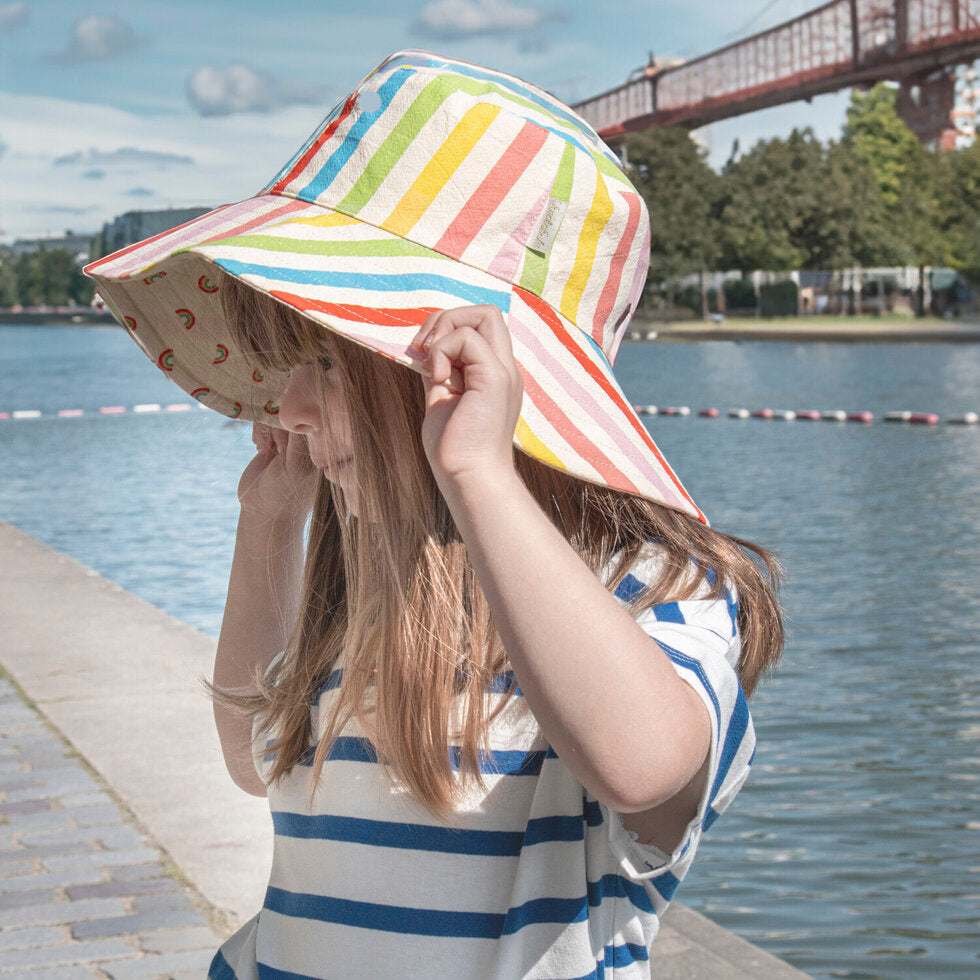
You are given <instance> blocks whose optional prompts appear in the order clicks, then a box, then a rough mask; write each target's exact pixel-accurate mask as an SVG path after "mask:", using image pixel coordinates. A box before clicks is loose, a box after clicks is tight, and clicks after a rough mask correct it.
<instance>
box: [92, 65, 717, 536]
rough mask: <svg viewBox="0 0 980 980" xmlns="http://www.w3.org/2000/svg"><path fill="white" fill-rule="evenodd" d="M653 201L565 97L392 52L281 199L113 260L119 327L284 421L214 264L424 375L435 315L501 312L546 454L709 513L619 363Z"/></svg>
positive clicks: (286, 180)
mask: <svg viewBox="0 0 980 980" xmlns="http://www.w3.org/2000/svg"><path fill="white" fill-rule="evenodd" d="M649 251H650V229H649V219H648V216H647V211H646V208H645V206H644V203H643V199H642V198H641V197H640V195H639V194H638V193H637V191H636V190H635V189H634V187H633V186H632V184H631V183H630V182H629V180H628V179H627V178H626V176H625V175H624V174H623V173H622V171H621V170H620V168H619V165H618V161H617V159H616V157H615V155H614V154H613V153H612V152H611V151H610V150H609V149H608V147H606V146H605V145H604V144H603V143H602V141H601V140H600V139H599V137H598V136H597V135H596V133H595V132H594V131H593V130H592V129H591V128H590V127H589V126H588V124H587V123H585V122H584V121H583V120H582V119H580V118H579V117H578V116H576V115H575V114H574V113H573V112H572V111H571V110H570V109H568V107H567V106H565V105H563V104H562V103H561V102H559V101H558V100H557V99H555V98H554V97H553V96H551V95H549V94H548V93H547V92H544V91H543V90H541V89H539V88H536V87H535V86H533V85H530V84H528V83H526V82H523V81H520V80H519V79H516V78H513V77H511V76H508V75H503V74H500V73H498V72H494V71H490V70H488V69H484V68H479V67H476V66H474V65H470V64H466V63H465V62H460V61H453V60H450V59H446V58H442V57H439V56H437V55H433V54H431V53H428V52H422V51H405V52H401V53H399V54H397V55H394V56H392V57H391V58H389V59H388V60H387V61H385V62H384V63H383V64H382V65H381V66H380V67H378V68H377V69H376V70H375V71H374V72H372V73H371V74H370V75H368V76H367V78H365V79H364V81H362V82H361V84H360V85H358V86H357V88H356V89H355V90H354V91H353V92H352V93H351V95H350V96H349V97H348V98H347V99H346V100H344V101H343V102H342V103H340V104H339V105H338V106H337V107H336V108H335V109H334V110H333V111H332V112H331V113H330V115H329V116H328V117H327V118H326V119H325V120H324V121H323V123H322V124H321V125H320V126H319V128H318V129H317V130H316V131H315V132H314V133H313V135H312V136H311V137H310V138H309V139H308V140H307V141H306V143H305V144H304V145H303V146H302V147H301V148H300V150H299V151H298V152H297V153H296V155H295V156H294V157H293V159H291V160H290V161H289V163H287V164H286V166H285V167H283V169H282V170H281V171H280V172H279V174H278V175H277V176H276V178H275V179H274V180H273V181H272V182H271V183H270V184H269V185H268V186H267V187H266V188H264V189H263V190H262V191H261V193H259V194H258V195H256V196H255V197H252V198H249V199H248V200H245V201H242V202H241V203H238V204H229V205H225V206H223V207H219V208H217V209H216V210H214V211H212V212H210V213H209V214H206V215H203V216H202V217H200V218H197V219H195V220H194V221H191V222H189V223H187V224H184V225H181V226H179V227H177V228H174V229H172V230H171V231H168V232H164V233H163V234H161V235H157V236H156V237H154V238H150V239H147V240H146V241H143V242H140V243H138V244H136V245H131V246H129V247H128V248H124V249H122V250H120V251H118V252H116V253H114V254H113V255H110V256H108V257H106V258H103V259H100V260H98V261H97V262H93V263H92V264H90V265H89V266H88V267H87V268H86V269H85V272H86V273H87V274H88V275H89V276H91V277H92V278H94V279H95V280H96V282H97V283H98V289H99V292H100V294H101V295H102V297H103V298H104V299H105V301H106V303H107V304H108V306H109V307H110V309H111V310H112V311H113V313H114V314H115V316H116V318H117V319H118V320H119V322H120V323H121V324H123V325H124V326H125V327H126V329H127V330H128V331H129V333H130V335H131V336H132V338H133V339H134V340H135V341H136V343H137V344H138V345H139V346H140V347H141V348H142V349H143V351H144V352H145V353H146V355H147V356H148V357H150V358H151V360H153V361H154V362H155V363H156V364H157V366H158V367H159V368H160V369H161V370H163V371H165V372H167V373H168V374H169V375H170V377H171V378H172V379H173V380H174V381H175V382H176V383H177V384H179V385H180V386H181V387H182V388H183V389H184V390H185V391H187V392H189V393H190V394H191V395H193V396H194V397H195V398H197V399H199V400H200V401H201V402H202V403H203V404H205V405H207V406H208V407H209V408H213V409H215V410H216V411H218V412H221V413H222V414H224V415H227V416H230V417H232V418H243V419H251V420H258V421H262V422H266V423H269V424H271V425H277V424H278V421H277V418H276V413H277V412H278V398H279V394H280V392H281V391H282V389H283V387H284V381H285V379H284V378H282V377H276V376H272V375H270V374H269V373H268V372H267V373H265V374H263V373H262V372H261V371H259V370H257V369H256V367H255V365H254V364H250V363H248V361H247V359H246V357H245V355H244V354H243V353H242V352H240V351H239V350H238V349H237V348H236V346H235V344H234V341H233V337H232V332H231V330H230V329H229V328H228V325H227V324H226V323H225V320H224V316H223V314H222V310H221V302H220V298H219V296H218V295H217V290H218V283H219V280H220V277H219V276H216V275H215V273H214V267H215V266H217V267H218V268H220V269H222V270H223V271H224V272H226V273H228V274H230V275H233V276H236V277H237V278H238V279H240V280H242V281H243V282H245V283H247V284H249V285H250V286H252V287H254V288H256V289H259V290H261V291H262V292H265V293H268V294H269V295H271V296H273V297H275V298H276V299H277V300H279V301H280V302H283V303H286V304H288V305H290V306H292V307H294V308H295V309H296V310H298V311H300V312H301V313H303V314H304V315H306V316H308V317H311V318H312V319H314V320H315V321H317V322H319V323H320V324H322V325H323V326H324V327H326V328H328V329H330V330H334V331H336V332H337V333H339V334H341V335H343V336H345V337H347V338H349V339H350V340H352V341H354V342H356V343H359V344H362V345H364V346H365V347H368V348H370V349H372V350H375V351H377V352H379V353H380V354H383V355H385V356H387V357H390V358H392V359H393V360H395V361H398V362H399V363H402V364H405V365H406V366H408V367H410V368H415V369H418V368H419V366H420V365H419V362H418V360H417V356H418V355H417V353H416V352H414V351H413V350H411V349H410V348H409V344H410V342H411V340H412V338H413V337H414V336H415V333H416V332H417V330H418V327H419V326H420V325H421V324H422V322H423V321H424V320H425V319H426V317H428V316H429V314H430V313H432V312H433V311H435V310H440V309H450V308H453V307H457V306H464V305H469V304H481V303H490V304H493V305H494V306H497V307H499V308H500V309H501V311H502V312H503V314H504V317H505V320H506V322H507V324H508V327H509V329H510V331H511V336H512V340H513V346H514V352H515V356H516V359H517V362H518V364H519V366H520V369H521V373H522V374H523V376H524V404H523V407H522V411H521V417H520V421H519V422H518V426H517V429H516V431H515V434H514V439H515V442H516V444H517V445H518V446H519V447H520V448H521V449H522V450H523V451H524V452H526V453H528V454H529V455H530V456H533V457H535V458H536V459H539V460H541V461H542V462H544V463H547V464H549V465H551V466H554V467H557V468H559V469H562V470H565V471H567V472H568V473H570V474H572V475H574V476H576V477H579V478H581V479H583V480H587V481H589V482H592V483H598V484H602V485H606V486H610V487H614V488H616V489H619V490H625V491H628V492H630V493H634V494H638V495H640V496H643V497H647V498H649V499H651V500H654V501H657V502H659V503H663V504H666V505H667V506H669V507H672V508H675V509H677V510H680V511H683V512H684V513H687V514H690V515H692V516H694V517H696V518H697V519H698V520H700V521H705V518H704V515H703V514H702V513H701V511H700V510H699V509H698V508H697V506H695V504H694V502H693V501H692V500H691V498H690V496H689V495H688V494H687V492H686V491H685V490H684V488H683V486H682V485H681V483H680V481H679V480H678V479H677V477H676V476H675V475H674V473H673V471H672V470H671V468H670V466H669V465H668V464H667V462H666V460H665V459H664V458H663V456H662V455H661V453H660V451H659V449H658V448H657V447H656V445H655V444H654V442H653V440H652V439H651V437H650V435H649V433H648V432H647V431H646V429H645V428H644V426H643V423H642V422H641V421H640V420H639V418H638V417H637V416H636V414H635V412H634V411H633V410H632V408H631V407H630V405H629V403H628V401H627V399H626V397H625V395H624V394H623V392H622V390H621V389H620V387H619V385H618V384H617V382H616V380H615V378H614V377H613V373H612V366H611V365H612V361H613V359H614V358H615V354H616V351H617V349H618V347H619V344H620V341H621V340H622V337H623V334H624V332H625V330H626V327H627V324H628V322H629V318H630V316H631V315H632V313H633V311H634V309H635V308H636V304H637V302H638V299H639V295H640V292H641V290H642V288H643V283H644V280H645V279H646V273H647V266H648V263H649Z"/></svg>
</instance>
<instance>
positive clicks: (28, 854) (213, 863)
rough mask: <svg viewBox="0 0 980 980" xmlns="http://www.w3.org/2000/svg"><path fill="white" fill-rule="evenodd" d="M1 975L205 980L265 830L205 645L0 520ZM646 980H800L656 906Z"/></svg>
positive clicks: (255, 870)
mask: <svg viewBox="0 0 980 980" xmlns="http://www.w3.org/2000/svg"><path fill="white" fill-rule="evenodd" d="M0 623H2V624H3V625H2V633H0V664H2V666H3V667H4V668H5V669H6V671H7V672H8V673H9V675H10V678H11V680H12V683H8V682H6V681H3V682H0V978H2V977H3V976H4V975H8V976H17V977H21V976H24V977H26V978H28V980H48V978H51V980H54V978H57V980H76V978H90V977H114V978H120V980H121V978H128V977H140V978H144V977H146V978H148V977H173V978H181V980H184V978H190V977H201V976H203V975H204V971H205V967H206V964H207V961H208V960H209V959H210V956H211V953H212V952H213V949H214V947H215V946H216V945H217V942H218V941H219V939H220V938H221V937H223V936H224V935H227V933H228V931H229V930H230V929H231V928H233V927H234V926H235V925H237V924H238V923H240V922H242V921H244V919H246V918H247V917H249V916H250V915H251V914H253V913H254V911H255V910H256V909H258V908H259V906H260V905H261V900H262V894H263V890H264V886H265V882H266V880H267V878H268V869H269V860H270V853H271V827H270V821H269V815H268V812H267V809H266V805H265V801H264V800H259V799H255V798H252V797H248V796H246V795H244V794H242V793H241V792H239V791H238V790H237V789H236V788H235V787H234V786H233V784H232V783H231V781H230V780H229V778H228V776H227V774H226V772H225V769H224V764H223V762H222V760H221V755H220V749H219V747H218V742H217V737H216V735H215V733H214V726H213V724H212V720H211V710H210V706H209V704H208V701H207V700H206V698H205V697H204V694H203V691H202V688H201V685H200V678H201V676H202V675H203V674H206V673H208V672H209V670H210V666H211V659H212V657H213V655H214V641H213V640H212V639H210V638H209V637H206V636H204V635H203V634H201V633H199V632H197V631H196V630H193V629H191V628H190V627H188V626H186V625H184V624H183V623H180V622H178V621H177V620H175V619H172V618H171V617H169V616H167V615H165V614H164V613H162V612H160V610H158V609H156V608H155V607H153V606H150V605H148V604H147V603H145V602H143V601H142V600H140V599H137V598H136V597H135V596H133V595H132V594H130V593H128V592H126V591H125V590H123V589H121V588H120V587H119V586H117V585H115V584H113V583H112V582H109V581H107V580H106V579H104V578H102V577H100V576H99V575H97V574H96V573H95V572H93V571H91V570H90V569H87V568H85V567H84V566H82V565H79V564H78V563H77V562H74V561H72V560H71V559H70V558H67V557H66V556H64V555H62V554H59V553H58V552H56V551H52V550H51V549H50V548H47V547H46V546H44V545H42V544H40V543H39V542H38V541H35V540H34V539H33V538H31V537H29V536H28V535H26V534H24V533H23V532H21V531H19V530H18V529H16V528H14V527H11V526H10V525H9V524H4V523H3V522H0ZM653 960H654V962H655V964H656V967H655V975H656V976H657V977H658V978H659V980H784V978H785V980H791V978H794V977H795V978H799V977H802V976H804V975H803V974H801V973H799V972H798V971H796V970H794V969H793V968H791V967H789V966H787V965H786V964H785V963H783V962H781V961H780V960H778V959H776V958H775V957H772V956H770V955H769V954H767V953H765V952H763V951H762V950H760V949H758V948H756V947H754V946H752V945H750V944H749V943H747V942H745V941H744V940H742V939H739V938H738V937H736V936H734V935H732V934H731V933H728V932H726V931H725V930H723V929H721V928H719V927H718V926H716V925H714V924H713V923H711V922H710V921H709V920H707V919H705V918H704V917H703V916H701V915H699V914H698V913H696V912H693V911H691V910H690V909H686V908H684V907H682V906H675V907H673V908H672V909H671V910H670V911H669V912H668V915H667V921H666V923H665V925H664V928H663V930H662V932H661V936H660V937H659V938H658V940H657V942H656V943H655V944H654V948H653Z"/></svg>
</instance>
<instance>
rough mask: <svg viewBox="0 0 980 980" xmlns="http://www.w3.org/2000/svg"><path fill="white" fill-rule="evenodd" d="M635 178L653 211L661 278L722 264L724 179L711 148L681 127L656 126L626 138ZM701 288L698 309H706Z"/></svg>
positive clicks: (655, 265)
mask: <svg viewBox="0 0 980 980" xmlns="http://www.w3.org/2000/svg"><path fill="white" fill-rule="evenodd" d="M626 159H627V160H628V165H627V166H628V170H629V174H630V177H631V179H632V180H633V182H634V184H635V185H636V189H637V190H638V191H639V192H640V193H641V194H642V195H643V198H644V200H645V201H646V203H647V208H648V209H649V211H650V226H651V234H652V239H651V265H650V277H651V279H652V280H654V281H655V282H662V281H664V280H667V279H670V278H673V277H675V276H680V275H684V274H686V273H689V272H700V271H701V270H704V269H713V268H715V267H716V265H717V262H718V260H719V258H720V252H719V247H718V241H719V234H718V232H719V228H718V222H717V217H716V216H715V204H716V201H717V199H718V194H719V187H720V178H719V176H718V174H716V173H715V172H714V171H713V170H712V169H711V168H710V167H709V166H708V164H707V162H706V160H705V152H704V150H702V149H701V148H699V147H698V146H697V144H696V143H695V142H694V141H693V140H692V139H691V137H690V135H689V134H688V132H687V130H685V129H681V128H679V127H667V128H664V129H655V130H652V131H650V132H648V133H641V134H638V135H636V136H631V137H630V138H629V139H628V140H627V142H626ZM700 302H701V300H700V293H699V295H698V308H699V309H700Z"/></svg>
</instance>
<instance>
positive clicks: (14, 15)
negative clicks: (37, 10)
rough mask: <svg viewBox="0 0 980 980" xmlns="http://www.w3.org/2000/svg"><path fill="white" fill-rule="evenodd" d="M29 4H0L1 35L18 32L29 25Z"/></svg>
mask: <svg viewBox="0 0 980 980" xmlns="http://www.w3.org/2000/svg"><path fill="white" fill-rule="evenodd" d="M27 19H28V14H27V4H26V3H2V4H0V34H6V33H7V32H8V31H13V30H16V29H17V28H18V27H21V26H23V25H24V24H26V23H27Z"/></svg>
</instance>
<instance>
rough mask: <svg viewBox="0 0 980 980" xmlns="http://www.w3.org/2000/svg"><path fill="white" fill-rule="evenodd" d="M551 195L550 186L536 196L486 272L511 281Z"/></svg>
mask: <svg viewBox="0 0 980 980" xmlns="http://www.w3.org/2000/svg"><path fill="white" fill-rule="evenodd" d="M550 195H551V190H550V188H549V189H548V190H546V191H545V192H544V193H543V194H542V195H541V197H539V198H538V202H537V204H535V205H534V207H533V208H532V209H531V210H530V211H529V212H528V213H527V215H525V217H524V220H523V221H522V222H521V223H520V225H519V226H518V228H517V231H515V232H514V234H513V235H511V236H510V238H508V239H507V241H506V242H504V247H503V248H502V249H501V250H500V251H499V252H498V253H497V257H496V258H495V259H494V260H493V262H491V263H490V268H489V269H487V272H489V273H490V275H491V276H499V277H500V278H501V279H504V280H506V281H507V282H511V281H512V280H513V279H514V277H515V276H516V275H517V271H518V269H519V268H520V264H521V259H522V258H523V256H524V245H525V243H526V242H527V240H528V238H529V237H530V235H531V232H532V231H533V230H534V226H535V225H536V224H537V221H538V218H540V217H541V212H542V211H543V210H544V206H545V204H547V203H548V197H549V196H550Z"/></svg>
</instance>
